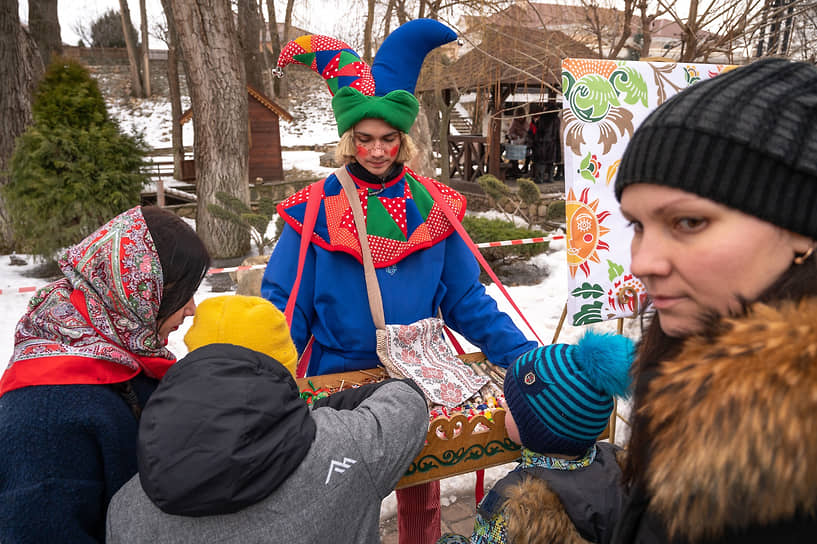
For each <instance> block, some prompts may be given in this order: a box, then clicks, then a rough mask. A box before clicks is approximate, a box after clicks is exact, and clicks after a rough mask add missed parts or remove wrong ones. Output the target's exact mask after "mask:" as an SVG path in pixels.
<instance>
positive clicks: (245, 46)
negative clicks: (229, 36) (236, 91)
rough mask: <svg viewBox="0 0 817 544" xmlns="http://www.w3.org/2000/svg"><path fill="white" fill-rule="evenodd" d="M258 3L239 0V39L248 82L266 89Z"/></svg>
mask: <svg viewBox="0 0 817 544" xmlns="http://www.w3.org/2000/svg"><path fill="white" fill-rule="evenodd" d="M260 33H261V26H260V25H259V21H258V3H257V2H256V0H238V40H239V43H240V44H241V50H242V53H243V54H242V58H243V59H244V69H245V70H246V72H247V84H249V85H250V86H252V87H253V88H255V89H258V90H259V91H262V92H263V91H264V90H265V89H264V79H263V68H264V60H263V58H262V56H261V43H260V40H259V34H260Z"/></svg>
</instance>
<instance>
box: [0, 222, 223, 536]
mask: <svg viewBox="0 0 817 544" xmlns="http://www.w3.org/2000/svg"><path fill="white" fill-rule="evenodd" d="M209 262H210V257H209V255H208V253H207V250H206V248H205V247H204V244H203V243H202V242H201V240H200V239H199V238H198V236H196V233H195V232H194V231H193V229H191V228H190V227H189V226H188V225H187V224H186V223H185V222H184V221H182V220H181V219H180V218H179V217H177V216H176V215H175V214H173V213H171V212H167V211H165V210H161V209H159V208H148V207H146V208H140V207H136V208H133V209H130V210H128V211H126V212H124V213H122V214H120V215H118V216H117V217H115V218H114V219H112V220H111V221H109V222H108V223H107V224H106V225H104V226H102V227H101V228H99V229H98V230H97V231H96V232H94V233H93V234H91V235H90V236H88V237H87V238H86V239H85V240H83V241H82V242H80V243H79V244H77V245H76V246H73V247H71V248H69V249H68V250H67V251H66V252H65V253H64V254H63V255H62V257H61V258H60V259H59V265H60V268H61V270H62V272H63V274H64V275H65V277H64V278H63V279H61V280H58V281H56V282H54V283H51V284H49V285H47V286H45V287H43V288H42V289H40V290H39V291H38V292H37V293H36V294H35V295H34V297H32V299H31V301H30V302H29V308H28V311H27V312H26V314H25V315H24V316H23V317H22V318H21V319H20V321H19V323H18V324H17V328H16V330H15V333H14V353H13V354H12V357H11V360H10V362H9V367H8V369H7V370H6V372H5V373H4V374H3V376H2V378H1V379H0V436H2V437H3V439H2V440H0V459H2V464H0V504H2V505H3V507H2V509H0V542H71V543H81V542H102V541H103V540H104V535H105V513H106V510H107V507H108V502H109V501H110V499H111V497H112V496H113V494H114V493H115V492H116V491H117V490H118V489H119V487H120V486H121V485H122V484H124V483H125V482H126V481H128V479H129V478H130V477H131V476H133V475H134V474H135V473H136V470H137V467H136V434H137V429H138V425H139V414H140V412H141V407H142V406H144V404H145V402H146V401H147V398H148V397H149V395H150V394H151V392H152V391H153V389H154V388H155V387H156V385H157V383H158V380H159V379H161V377H162V376H163V375H164V373H165V372H166V371H167V369H168V368H169V367H170V365H172V364H173V363H174V362H175V357H174V356H173V354H172V353H170V352H169V351H168V350H167V349H166V348H165V345H166V344H167V337H168V335H169V334H170V333H171V332H172V331H173V330H175V329H176V328H177V327H178V326H179V325H180V324H181V323H182V321H184V319H185V317H187V316H190V315H193V312H194V311H195V308H196V306H195V303H194V301H193V293H195V291H196V289H198V286H199V284H200V283H201V280H202V278H203V277H204V275H205V273H206V271H207V267H208V265H209Z"/></svg>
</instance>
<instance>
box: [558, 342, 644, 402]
mask: <svg viewBox="0 0 817 544" xmlns="http://www.w3.org/2000/svg"><path fill="white" fill-rule="evenodd" d="M634 357H635V344H633V341H632V340H630V339H629V338H627V337H626V336H621V335H620V334H612V333H609V334H603V333H596V332H593V331H590V330H588V331H587V332H586V333H585V335H584V336H583V337H582V338H581V340H579V343H578V344H577V345H576V350H575V351H574V352H573V359H574V361H575V362H576V364H577V365H578V366H579V368H581V370H582V372H583V373H584V376H585V378H586V379H587V381H588V382H590V383H591V384H592V385H593V386H595V387H596V388H597V389H599V390H601V391H604V392H605V393H607V394H608V395H612V396H616V397H627V396H629V394H630V381H631V380H630V366H631V365H632V362H633V359H634Z"/></svg>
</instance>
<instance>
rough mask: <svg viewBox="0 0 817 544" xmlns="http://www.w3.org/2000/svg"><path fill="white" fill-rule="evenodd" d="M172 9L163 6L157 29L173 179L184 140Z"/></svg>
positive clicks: (179, 170) (179, 173) (178, 171)
mask: <svg viewBox="0 0 817 544" xmlns="http://www.w3.org/2000/svg"><path fill="white" fill-rule="evenodd" d="M169 9H172V6H170V4H169V3H167V5H166V6H164V11H165V27H164V28H161V29H159V36H160V39H162V40H163V41H164V42H165V44H166V45H167V89H168V95H169V98H170V118H171V122H170V141H171V144H170V145H171V147H172V148H173V177H174V178H176V179H180V178H181V177H182V161H183V160H184V139H183V138H182V125H181V118H182V93H181V85H179V62H180V61H181V60H182V59H181V54H180V51H179V37H178V36H177V35H176V27H175V26H174V25H173V17H172V16H171V14H172V12H169V11H168V10H169Z"/></svg>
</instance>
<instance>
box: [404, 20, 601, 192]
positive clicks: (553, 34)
mask: <svg viewBox="0 0 817 544" xmlns="http://www.w3.org/2000/svg"><path fill="white" fill-rule="evenodd" d="M481 34H482V36H481V42H480V43H479V45H476V46H475V47H474V48H473V49H471V50H470V51H468V52H467V53H465V54H463V55H462V56H461V57H459V58H458V59H457V60H456V61H454V62H453V63H451V64H450V65H449V66H445V67H441V66H440V65H439V64H437V65H436V66H435V65H434V63H429V62H427V63H426V64H425V65H424V66H423V71H422V74H421V77H420V80H419V82H418V84H417V91H418V92H424V91H442V95H443V97H444V99H445V100H446V101H448V103H449V104H450V100H451V97H452V95H453V94H454V92H453V91H455V90H456V92H457V93H459V94H461V93H464V92H469V91H476V92H477V96H478V106H477V107H478V108H479V109H481V111H482V112H484V114H486V115H490V125H489V127H490V128H489V129H488V134H480V133H479V132H477V133H475V134H471V135H464V136H455V135H451V134H450V133H449V155H450V158H451V160H450V175H451V177H452V178H456V177H459V178H461V179H463V180H466V181H470V180H472V179H475V178H476V177H478V176H479V175H481V174H483V173H491V174H494V175H496V176H498V177H501V172H500V160H499V159H500V143H501V127H502V112H503V111H504V109H505V102H506V100H507V99H508V97H509V96H510V95H511V94H512V93H514V92H532V93H533V92H535V93H538V94H539V95H540V96H542V97H543V98H544V97H548V96H550V97H555V95H556V93H557V92H559V90H560V89H561V77H562V60H563V59H565V58H569V57H580V58H594V57H596V54H595V53H594V52H593V51H592V50H590V49H589V48H588V47H587V46H585V45H583V44H582V43H580V42H578V41H576V40H574V39H572V38H570V37H569V36H567V35H566V34H564V33H562V32H559V31H547V30H544V29H536V28H526V29H525V31H524V32H520V31H519V28H517V27H509V26H500V25H486V26H485V27H484V29H483V31H482V33H481ZM437 62H438V63H439V61H437ZM480 100H482V103H481V104H480V103H479V101H480ZM477 121H478V119H477ZM475 126H478V123H476V124H475Z"/></svg>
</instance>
